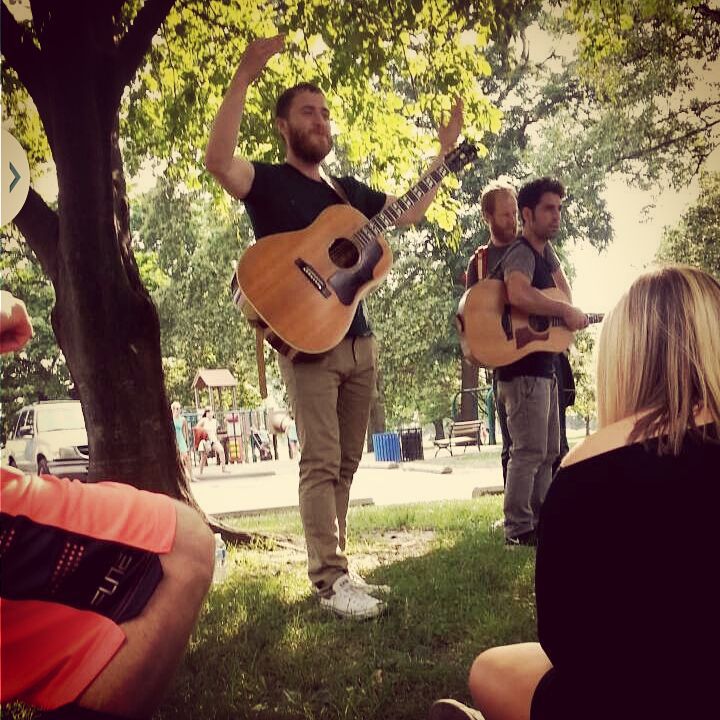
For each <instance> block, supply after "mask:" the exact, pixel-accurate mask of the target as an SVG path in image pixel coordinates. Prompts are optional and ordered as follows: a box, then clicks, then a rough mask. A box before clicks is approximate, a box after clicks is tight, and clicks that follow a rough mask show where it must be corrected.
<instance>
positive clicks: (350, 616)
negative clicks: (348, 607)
mask: <svg viewBox="0 0 720 720" xmlns="http://www.w3.org/2000/svg"><path fill="white" fill-rule="evenodd" d="M320 607H321V608H322V609H323V610H325V612H331V613H332V614H333V615H337V617H340V618H343V620H372V618H376V617H380V615H382V614H383V612H384V611H385V605H384V604H383V603H378V604H377V605H375V606H373V607H372V608H370V609H368V610H366V611H365V612H360V613H358V612H356V613H352V612H347V611H344V610H341V609H340V608H335V607H331V606H330V605H326V604H325V603H323V602H322V599H321V600H320Z"/></svg>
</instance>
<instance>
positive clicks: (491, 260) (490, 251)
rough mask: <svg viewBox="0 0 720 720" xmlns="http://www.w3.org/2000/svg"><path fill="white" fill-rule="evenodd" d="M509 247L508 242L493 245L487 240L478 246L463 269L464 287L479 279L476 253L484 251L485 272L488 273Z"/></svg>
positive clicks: (469, 286) (473, 283) (468, 286)
mask: <svg viewBox="0 0 720 720" xmlns="http://www.w3.org/2000/svg"><path fill="white" fill-rule="evenodd" d="M509 247H510V244H508V245H494V244H493V243H492V242H489V243H488V244H487V245H484V246H483V247H481V248H478V249H477V251H476V252H475V253H474V254H473V256H472V257H471V258H470V262H468V266H467V270H466V271H465V289H466V290H467V289H468V288H471V287H472V286H473V285H475V284H476V283H477V282H478V280H480V273H479V272H478V255H479V254H480V253H483V252H484V253H485V256H486V258H485V267H486V274H488V275H489V274H490V273H491V272H492V271H493V270H494V269H495V268H496V267H497V266H498V264H499V263H500V261H501V260H502V258H503V255H505V252H506V251H507V249H508V248H509Z"/></svg>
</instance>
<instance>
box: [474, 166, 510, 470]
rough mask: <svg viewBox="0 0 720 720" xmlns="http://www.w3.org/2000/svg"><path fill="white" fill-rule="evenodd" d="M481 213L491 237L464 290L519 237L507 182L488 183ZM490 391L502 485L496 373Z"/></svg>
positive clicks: (503, 427) (505, 445)
mask: <svg viewBox="0 0 720 720" xmlns="http://www.w3.org/2000/svg"><path fill="white" fill-rule="evenodd" d="M480 210H481V212H482V217H483V220H484V221H485V224H486V225H487V226H488V230H489V232H490V238H489V239H488V242H487V244H486V245H481V246H480V247H479V248H478V249H477V250H476V251H475V252H474V253H473V256H472V257H471V258H470V262H468V266H467V270H466V272H465V288H466V289H467V288H471V287H472V286H473V285H475V283H477V282H478V280H481V279H483V278H485V277H487V276H488V274H489V273H491V272H492V271H493V270H495V269H497V268H499V266H500V261H501V260H502V258H503V255H505V251H506V250H507V249H508V248H509V247H510V245H512V243H513V242H514V241H515V240H516V239H517V234H518V206H517V193H516V192H515V188H514V187H513V186H512V185H511V184H510V183H508V182H505V181H503V180H493V181H492V182H490V183H488V184H487V185H486V186H485V187H484V188H483V190H482V193H481V194H480ZM492 389H493V398H494V400H495V406H496V408H497V416H498V422H499V425H500V433H501V435H502V452H501V453H500V461H501V463H502V474H503V484H504V483H505V479H506V477H507V464H508V460H509V458H510V446H511V445H512V439H511V438H510V432H509V430H508V427H507V413H506V412H505V405H503V403H502V402H500V399H499V398H498V392H497V377H496V373H493V381H492Z"/></svg>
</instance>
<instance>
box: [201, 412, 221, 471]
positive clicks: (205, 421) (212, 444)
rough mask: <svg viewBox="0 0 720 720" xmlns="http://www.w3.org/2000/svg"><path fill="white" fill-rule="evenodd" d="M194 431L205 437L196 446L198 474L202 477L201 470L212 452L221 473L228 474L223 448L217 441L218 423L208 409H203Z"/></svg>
mask: <svg viewBox="0 0 720 720" xmlns="http://www.w3.org/2000/svg"><path fill="white" fill-rule="evenodd" d="M195 429H196V430H202V431H204V432H205V435H206V438H205V439H204V440H201V441H200V444H199V445H198V450H200V474H201V475H202V471H203V468H204V467H205V466H206V465H207V461H208V455H210V454H211V453H213V452H215V453H217V457H218V460H219V461H220V469H221V470H222V472H229V470H227V468H226V467H225V448H223V446H222V443H221V442H220V440H218V422H217V420H216V419H215V413H214V412H213V411H212V410H211V409H210V408H206V409H205V411H204V412H203V414H202V417H201V418H200V422H198V424H197V425H196V426H195Z"/></svg>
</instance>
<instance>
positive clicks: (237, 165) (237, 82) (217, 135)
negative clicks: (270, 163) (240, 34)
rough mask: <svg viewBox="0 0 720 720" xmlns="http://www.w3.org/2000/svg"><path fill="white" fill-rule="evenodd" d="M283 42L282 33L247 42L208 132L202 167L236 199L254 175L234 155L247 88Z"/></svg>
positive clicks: (252, 169) (247, 191) (241, 160)
mask: <svg viewBox="0 0 720 720" xmlns="http://www.w3.org/2000/svg"><path fill="white" fill-rule="evenodd" d="M284 42H285V36H284V35H276V36H275V37H272V38H261V39H259V40H254V41H253V42H251V43H250V45H248V47H247V49H246V50H245V53H244V54H243V56H242V59H241V60H240V65H239V66H238V69H237V70H236V71H235V76H234V77H233V79H232V82H231V83H230V87H229V88H228V90H227V92H226V93H225V97H224V98H223V101H222V104H221V105H220V109H219V110H218V113H217V115H216V116H215V122H214V123H213V128H212V131H211V132H210V139H209V140H208V145H207V149H206V151H205V167H206V168H207V170H208V172H210V173H211V174H212V175H213V177H214V178H215V179H216V180H217V181H218V182H219V183H220V184H221V185H222V186H223V187H224V188H225V190H227V191H228V192H229V193H230V194H231V195H232V196H233V197H236V198H237V199H238V200H242V199H243V198H244V197H246V196H247V194H248V193H249V192H250V188H251V187H252V183H253V179H254V178H255V169H254V168H253V166H252V164H251V163H250V162H249V161H248V160H246V159H245V158H242V157H236V156H235V147H236V146H237V139H238V133H239V131H240V122H241V120H242V116H243V112H244V110H245V97H246V96H247V90H248V88H249V87H250V85H251V83H253V82H254V80H255V79H256V78H257V77H258V75H260V73H261V72H262V70H263V68H264V67H265V65H267V62H268V60H269V59H270V58H271V57H272V56H273V55H275V54H276V53H278V52H280V51H281V50H282V48H283V44H284Z"/></svg>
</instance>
